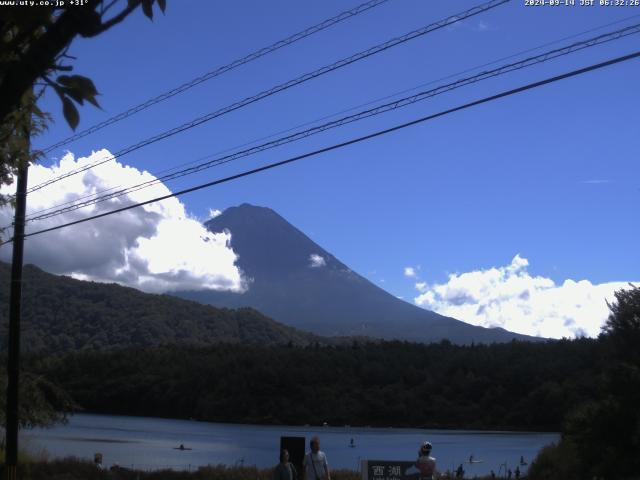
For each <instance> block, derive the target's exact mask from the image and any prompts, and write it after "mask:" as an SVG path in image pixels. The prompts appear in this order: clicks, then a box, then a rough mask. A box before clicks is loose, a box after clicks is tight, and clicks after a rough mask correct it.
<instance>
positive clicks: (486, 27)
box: [476, 20, 490, 32]
mask: <svg viewBox="0 0 640 480" xmlns="http://www.w3.org/2000/svg"><path fill="white" fill-rule="evenodd" d="M489 28H490V27H489V24H488V23H487V22H485V21H483V20H480V21H479V22H478V24H477V25H476V31H478V32H486V31H487V30H489Z"/></svg>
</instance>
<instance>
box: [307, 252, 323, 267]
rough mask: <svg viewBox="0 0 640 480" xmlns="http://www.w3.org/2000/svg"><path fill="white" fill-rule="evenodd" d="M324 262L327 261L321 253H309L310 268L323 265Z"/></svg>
mask: <svg viewBox="0 0 640 480" xmlns="http://www.w3.org/2000/svg"><path fill="white" fill-rule="evenodd" d="M326 264H327V261H326V260H325V259H324V257H323V256H322V255H318V254H317V253H312V254H311V255H309V266H310V267H311V268H319V267H324V266H325V265H326Z"/></svg>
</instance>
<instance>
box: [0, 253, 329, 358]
mask: <svg viewBox="0 0 640 480" xmlns="http://www.w3.org/2000/svg"><path fill="white" fill-rule="evenodd" d="M9 278H10V275H9V265H7V264H6V263H3V262H0V349H1V350H4V349H5V348H6V344H7V342H6V337H7V325H8V311H9ZM22 303H23V309H22V350H23V351H27V352H28V351H32V352H33V351H38V352H46V353H49V354H59V353H65V352H72V351H79V350H117V349H122V348H126V347H146V346H152V345H163V344H178V345H180V344H182V345H200V346H205V345H211V344H213V343H218V342H224V343H243V344H261V345H262V344H282V343H287V342H289V341H291V342H293V343H296V344H308V343H311V342H329V340H327V339H325V338H323V337H318V336H316V335H313V334H310V333H307V332H302V331H300V330H297V329H295V328H292V327H288V326H286V325H282V324H281V323H278V322H276V321H274V320H272V319H270V318H269V317H266V316H265V315H263V314H261V313H260V312H258V311H256V310H253V309H250V308H242V309H237V310H231V309H226V308H215V307H212V306H209V305H201V304H199V303H196V302H191V301H187V300H182V299H179V298H176V297H172V296H169V295H152V294H148V293H143V292H140V291H138V290H135V289H133V288H127V287H122V286H120V285H116V284H104V283H95V282H84V281H80V280H75V279H73V278H69V277H64V276H57V275H51V274H49V273H46V272H43V271H42V270H40V269H39V268H37V267H34V266H32V265H27V266H25V268H24V280H23V300H22Z"/></svg>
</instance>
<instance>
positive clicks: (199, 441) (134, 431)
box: [20, 414, 559, 476]
mask: <svg viewBox="0 0 640 480" xmlns="http://www.w3.org/2000/svg"><path fill="white" fill-rule="evenodd" d="M314 435H318V436H319V437H320V442H321V448H322V450H323V451H324V452H325V453H326V454H327V458H328V460H329V466H330V467H331V468H349V469H352V470H359V464H360V460H364V459H371V460H409V461H413V460H415V459H416V454H417V451H418V448H419V446H420V444H421V443H422V442H423V441H424V440H428V441H430V442H431V443H432V444H433V452H432V455H433V456H434V457H436V459H437V464H438V469H439V470H446V469H452V468H456V467H457V466H458V465H459V464H460V463H463V462H468V461H469V456H470V455H473V456H474V459H478V460H482V463H474V464H469V463H464V469H465V470H466V472H467V475H468V476H473V475H474V474H478V475H481V474H486V473H488V472H489V471H490V470H491V469H493V470H495V472H496V473H498V470H499V469H500V468H501V467H500V466H501V465H502V464H505V463H506V464H507V465H508V467H509V468H511V469H512V470H515V467H516V465H517V464H518V463H519V462H520V457H521V456H523V457H524V458H525V460H526V461H527V462H529V461H530V460H531V459H532V458H534V457H535V455H536V454H537V453H538V451H539V450H540V449H541V448H542V447H543V446H545V445H548V444H550V443H552V442H555V441H557V440H558V439H559V435H558V434H555V433H522V432H484V431H464V430H419V429H407V428H351V427H308V426H306V427H292V426H260V425H238V424H224V423H208V422H196V421H189V420H168V419H161V418H147V417H121V416H114V415H89V414H77V415H74V416H73V417H72V418H71V419H70V421H69V423H68V424H67V425H61V426H56V427H53V428H49V429H34V430H27V431H23V432H21V434H20V442H21V443H20V445H21V447H22V448H25V449H27V450H29V451H31V452H33V453H36V454H38V453H41V452H45V453H47V454H48V455H49V458H58V457H67V456H75V457H79V458H83V459H88V460H93V455H94V453H97V452H100V453H102V454H103V464H104V465H105V466H107V467H108V466H111V465H113V464H116V463H117V464H118V465H120V466H123V467H135V468H139V469H144V470H152V469H159V468H173V469H176V470H178V469H180V470H182V469H184V470H187V469H196V468H197V467H198V466H203V465H208V464H226V465H236V464H244V465H256V466H257V467H260V468H264V467H271V466H274V465H275V464H277V463H278V449H279V445H280V437H281V436H304V437H306V439H307V443H308V441H309V439H310V438H311V437H312V436H314ZM352 438H353V439H354V443H355V445H356V446H355V448H349V443H350V441H351V439H352ZM180 444H183V445H184V446H185V447H187V448H191V450H179V449H176V448H175V447H178V446H179V445H180ZM526 468H527V467H520V469H521V471H526ZM502 470H503V471H504V466H503V467H502Z"/></svg>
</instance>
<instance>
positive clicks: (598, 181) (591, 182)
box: [580, 178, 611, 185]
mask: <svg viewBox="0 0 640 480" xmlns="http://www.w3.org/2000/svg"><path fill="white" fill-rule="evenodd" d="M580 183H584V184H587V185H601V184H603V183H611V180H606V179H598V178H596V179H592V180H583V181H582V182H580Z"/></svg>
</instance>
